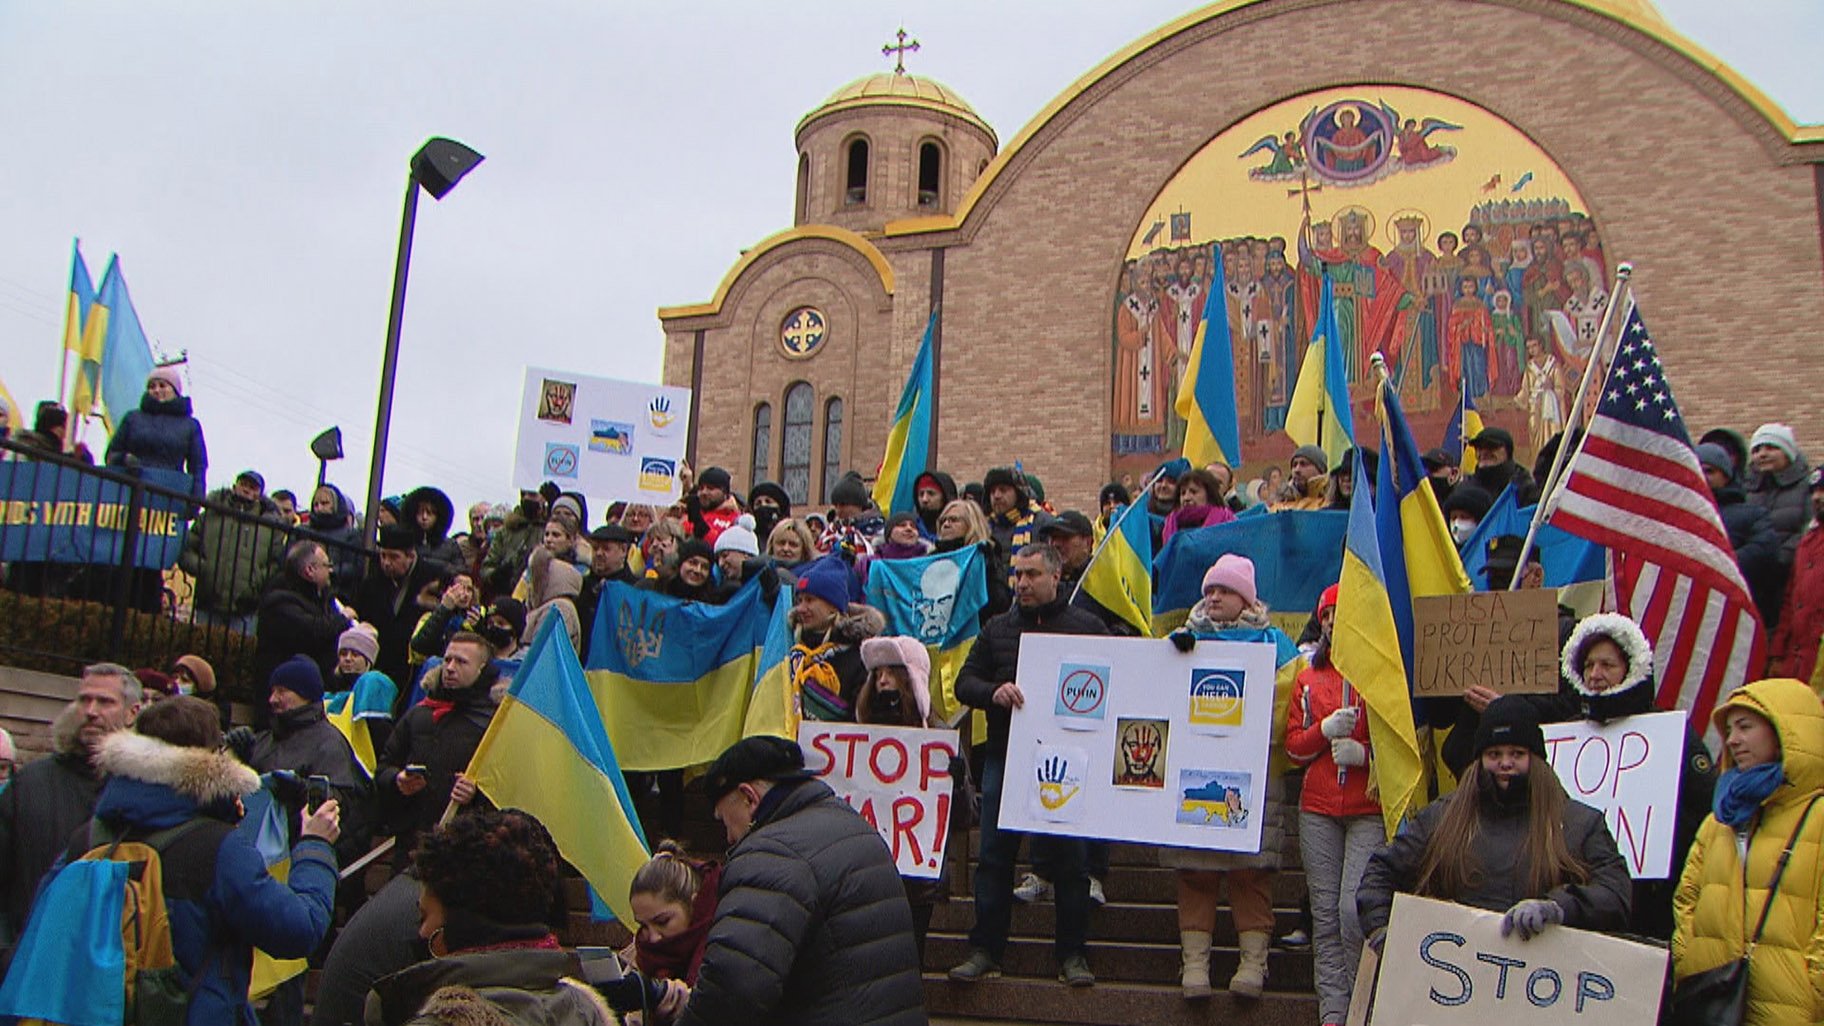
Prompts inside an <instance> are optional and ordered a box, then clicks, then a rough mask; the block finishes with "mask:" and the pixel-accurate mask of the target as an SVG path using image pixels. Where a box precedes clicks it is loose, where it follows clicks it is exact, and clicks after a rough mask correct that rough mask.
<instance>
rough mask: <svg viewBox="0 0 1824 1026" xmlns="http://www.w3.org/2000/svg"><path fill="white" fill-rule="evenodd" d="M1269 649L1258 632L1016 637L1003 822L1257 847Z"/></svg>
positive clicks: (1039, 829) (1070, 832) (1068, 832)
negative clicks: (1187, 638) (1206, 636)
mask: <svg viewBox="0 0 1824 1026" xmlns="http://www.w3.org/2000/svg"><path fill="white" fill-rule="evenodd" d="M1273 659H1274V649H1273V646H1272V645H1269V644H1262V643H1252V642H1232V641H1204V642H1200V643H1199V644H1198V645H1197V648H1196V649H1195V650H1194V651H1192V652H1179V651H1178V649H1177V648H1176V647H1175V646H1174V645H1173V644H1172V643H1171V642H1169V641H1166V640H1164V639H1154V638H1113V637H1085V636H1081V635H1067V634H1028V635H1026V636H1025V637H1023V638H1021V639H1020V672H1019V680H1018V681H1017V683H1018V684H1019V686H1020V691H1021V693H1022V694H1023V695H1024V696H1025V699H1026V703H1025V705H1024V706H1023V707H1021V708H1019V709H1015V710H1014V712H1013V721H1012V726H1011V729H1010V731H1009V734H1008V738H1007V764H1006V776H1005V778H1004V781H1003V783H1002V785H1001V816H1000V825H1001V826H1002V827H1004V828H1006V829H1009V830H1020V831H1028V832H1032V833H1041V834H1062V835H1064V836H1067V837H1097V838H1106V839H1108V840H1113V841H1134V842H1138V843H1141V844H1169V845H1176V846H1178V847H1182V848H1208V849H1212V850H1218V851H1237V852H1249V853H1253V852H1258V851H1259V850H1260V829H1261V819H1262V817H1263V816H1264V815H1265V813H1266V809H1265V802H1266V791H1267V755H1268V752H1267V749H1268V747H1269V745H1270V742H1271V739H1272V735H1273V688H1274V667H1273Z"/></svg>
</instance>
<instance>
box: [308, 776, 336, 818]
mask: <svg viewBox="0 0 1824 1026" xmlns="http://www.w3.org/2000/svg"><path fill="white" fill-rule="evenodd" d="M329 799H330V793H329V778H328V777H324V776H313V777H306V778H305V780H304V807H305V808H307V809H311V810H313V811H314V810H316V809H319V808H322V806H323V803H324V802H326V801H329Z"/></svg>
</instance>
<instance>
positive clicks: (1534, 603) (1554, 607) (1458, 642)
mask: <svg viewBox="0 0 1824 1026" xmlns="http://www.w3.org/2000/svg"><path fill="white" fill-rule="evenodd" d="M1412 618H1413V632H1412V637H1413V661H1412V668H1413V672H1412V693H1413V694H1414V695H1417V696H1418V697H1420V698H1445V697H1454V696H1457V695H1461V694H1462V693H1463V692H1464V691H1466V690H1468V689H1469V688H1471V687H1475V686H1477V685H1480V686H1482V687H1485V688H1492V689H1494V690H1495V691H1499V692H1500V693H1502V694H1504V695H1549V694H1551V693H1553V692H1555V691H1557V690H1558V593H1557V592H1556V591H1552V590H1550V589H1539V588H1534V589H1529V590H1526V591H1479V592H1471V593H1469V594H1467V595H1435V596H1427V597H1423V598H1415V599H1413V600H1412Z"/></svg>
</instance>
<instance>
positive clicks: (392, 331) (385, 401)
mask: <svg viewBox="0 0 1824 1026" xmlns="http://www.w3.org/2000/svg"><path fill="white" fill-rule="evenodd" d="M481 161H482V156H481V154H479V153H476V152H475V151H474V150H471V149H469V148H468V147H467V146H464V145H463V144H461V143H459V142H457V141H456V140H454V139H445V138H442V137H441V136H439V137H437V138H433V139H431V140H430V141H428V142H426V143H425V144H424V145H423V146H421V147H419V149H418V152H417V153H415V154H413V155H412V166H411V172H410V174H408V175H407V176H406V181H405V212H404V214H403V216H402V217H401V218H400V221H399V256H398V259H397V260H396V261H395V262H394V264H393V303H392V309H391V310H390V311H389V312H388V313H387V317H386V355H385V357H384V359H383V360H382V362H381V366H380V408H379V411H378V412H377V413H376V414H375V417H374V459H373V463H372V464H371V465H370V466H369V468H368V472H367V508H366V514H365V516H366V519H365V520H363V521H362V527H361V529H362V531H363V532H364V534H365V536H367V537H368V538H369V539H370V540H371V538H372V534H373V532H374V530H375V528H376V526H377V523H378V520H377V517H378V514H379V511H380V491H381V484H382V482H381V477H382V474H383V473H384V471H385V468H386V442H387V435H388V434H389V433H390V429H391V427H392V421H393V378H394V376H395V375H397V374H398V372H399V328H400V323H401V321H402V320H403V319H404V316H405V283H406V279H408V278H409V277H410V276H411V270H412V229H413V227H414V226H415V225H416V224H417V221H418V190H419V189H420V188H423V189H424V191H426V192H428V193H430V194H431V198H432V199H436V200H440V199H442V198H444V197H445V196H447V195H449V192H450V190H451V189H454V188H455V187H456V183H457V182H459V181H461V180H462V176H463V175H466V174H468V173H469V172H470V171H473V170H475V165H477V164H479V163H481Z"/></svg>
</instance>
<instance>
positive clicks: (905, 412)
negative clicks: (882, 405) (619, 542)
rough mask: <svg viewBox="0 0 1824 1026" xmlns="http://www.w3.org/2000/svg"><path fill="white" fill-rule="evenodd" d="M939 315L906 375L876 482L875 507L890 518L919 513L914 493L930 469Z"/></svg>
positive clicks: (928, 323) (933, 316)
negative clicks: (933, 349) (935, 334)
mask: <svg viewBox="0 0 1824 1026" xmlns="http://www.w3.org/2000/svg"><path fill="white" fill-rule="evenodd" d="M937 313H938V312H937V311H936V310H933V311H931V319H930V320H928V321H926V322H925V338H924V341H922V342H920V343H919V344H918V355H917V356H915V357H913V358H912V373H910V374H908V375H906V387H905V388H904V389H903V390H901V391H900V393H899V406H898V408H897V409H895V410H894V411H893V427H892V428H891V429H889V430H888V431H887V453H886V455H885V456H883V457H882V458H881V461H880V473H879V475H877V476H876V477H875V479H874V505H876V506H879V507H880V511H881V512H882V513H884V514H886V515H887V516H892V515H893V514H895V513H914V512H917V510H918V506H917V503H916V502H915V501H914V499H913V492H914V491H915V490H916V487H917V484H918V475H920V474H922V473H924V472H925V471H926V470H929V469H930V466H929V464H930V461H931V400H932V397H933V396H932V393H933V392H935V391H936V388H937V382H936V381H935V380H934V375H935V374H936V367H935V365H934V364H933V362H932V354H931V333H932V332H933V331H934V330H936V328H937Z"/></svg>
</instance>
